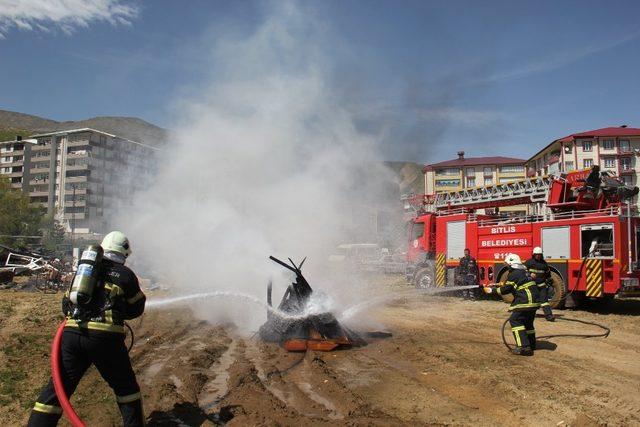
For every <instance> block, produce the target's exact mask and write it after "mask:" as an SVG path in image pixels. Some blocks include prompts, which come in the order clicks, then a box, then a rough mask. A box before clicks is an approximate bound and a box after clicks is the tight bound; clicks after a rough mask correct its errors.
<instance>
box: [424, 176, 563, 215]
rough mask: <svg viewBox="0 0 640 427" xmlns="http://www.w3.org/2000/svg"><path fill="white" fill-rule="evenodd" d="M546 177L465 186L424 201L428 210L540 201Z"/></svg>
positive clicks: (543, 197) (545, 191) (544, 194)
mask: <svg viewBox="0 0 640 427" xmlns="http://www.w3.org/2000/svg"><path fill="white" fill-rule="evenodd" d="M552 182H553V180H552V178H551V177H549V176H544V177H536V178H527V179H524V180H521V181H514V182H509V183H505V184H497V185H489V186H484V187H476V188H466V189H464V190H457V191H450V192H446V193H437V194H436V195H435V197H434V198H433V199H432V200H433V201H432V202H431V203H429V202H428V201H427V202H426V203H425V206H424V207H425V209H426V210H427V211H431V212H434V211H438V210H444V209H451V208H469V209H481V208H492V207H500V206H511V205H519V204H526V203H543V202H546V201H547V195H548V194H549V189H550V188H551V183H552Z"/></svg>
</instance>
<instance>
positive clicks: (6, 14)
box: [0, 0, 138, 38]
mask: <svg viewBox="0 0 640 427" xmlns="http://www.w3.org/2000/svg"><path fill="white" fill-rule="evenodd" d="M137 15H138V7H137V6H136V5H133V4H130V3H129V4H127V3H126V2H125V1H123V0H0V38H5V37H6V35H7V33H8V32H9V30H10V29H11V28H17V29H20V30H24V31H35V30H37V31H42V32H50V31H51V30H52V29H59V30H61V31H63V32H64V33H66V34H71V33H73V32H74V31H75V30H76V29H77V28H86V27H88V26H89V25H90V24H91V23H93V22H100V21H102V22H108V23H110V24H112V25H129V24H131V21H132V20H133V19H134V18H135V17H136V16H137Z"/></svg>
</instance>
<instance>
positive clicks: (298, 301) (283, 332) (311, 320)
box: [259, 256, 364, 351]
mask: <svg viewBox="0 0 640 427" xmlns="http://www.w3.org/2000/svg"><path fill="white" fill-rule="evenodd" d="M269 258H270V259H271V260H272V261H274V262H276V263H278V264H280V265H281V266H283V267H284V268H286V269H288V270H290V271H292V272H293V273H295V275H296V279H295V281H294V282H293V283H291V285H289V287H288V288H287V290H286V292H285V294H284V296H283V297H282V300H281V301H280V305H279V306H278V308H277V310H270V311H268V312H267V321H266V322H265V324H264V325H262V326H261V327H260V330H259V334H260V338H262V339H263V340H265V341H268V342H276V343H278V344H280V345H281V346H283V347H284V348H285V349H286V350H288V351H306V350H317V351H331V350H334V349H336V348H338V347H344V346H352V345H363V344H364V341H363V340H362V339H361V338H360V337H358V336H357V335H356V334H355V333H353V332H351V331H349V330H348V329H347V328H345V327H343V326H342V325H340V323H339V322H338V320H337V319H336V318H335V316H334V315H333V314H331V313H329V312H326V313H319V314H318V313H315V314H308V315H306V314H305V311H306V310H307V306H308V303H309V299H310V297H311V294H312V293H313V290H312V289H311V286H310V285H309V282H307V280H306V279H305V278H304V276H303V275H302V270H301V268H302V264H304V261H305V260H302V262H301V263H300V264H299V265H296V264H295V263H294V262H293V261H292V260H291V259H289V262H290V263H291V265H289V264H286V263H285V262H283V261H281V260H279V259H277V258H275V257H273V256H271V257H269ZM271 290H272V289H271V283H269V285H268V288H267V302H268V304H269V306H271V305H272V304H271Z"/></svg>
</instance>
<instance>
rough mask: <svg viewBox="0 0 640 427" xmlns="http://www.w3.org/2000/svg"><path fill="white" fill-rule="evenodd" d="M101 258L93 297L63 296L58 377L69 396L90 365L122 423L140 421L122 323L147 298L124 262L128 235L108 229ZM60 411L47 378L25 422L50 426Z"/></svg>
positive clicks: (137, 393) (137, 391) (139, 402)
mask: <svg viewBox="0 0 640 427" xmlns="http://www.w3.org/2000/svg"><path fill="white" fill-rule="evenodd" d="M101 246H102V248H103V249H104V256H103V259H102V261H101V263H100V266H99V269H100V270H99V271H100V274H99V281H98V285H97V286H96V288H95V290H94V293H93V297H92V298H91V300H90V301H89V302H88V303H86V304H85V305H82V306H81V305H77V306H76V305H74V304H73V303H72V302H71V301H70V300H69V292H68V291H67V293H66V294H65V296H64V297H63V299H62V310H63V312H64V314H65V315H66V317H67V323H66V326H65V329H64V332H63V335H62V343H61V349H60V352H61V356H60V360H61V361H60V363H61V367H60V368H61V369H60V370H61V375H62V382H63V386H64V389H65V391H66V393H67V395H68V396H69V397H71V395H72V394H73V392H74V391H75V389H76V387H77V385H78V383H79V382H80V379H81V378H82V376H83V375H84V373H85V372H86V371H87V369H88V368H89V366H91V364H93V365H95V367H96V369H97V370H98V372H100V375H102V378H104V379H105V381H107V383H108V384H109V386H110V387H111V388H112V389H113V391H114V393H115V395H116V401H117V403H118V407H119V409H120V413H121V415H122V420H123V425H125V426H142V425H144V414H143V411H142V400H141V395H140V387H139V386H138V382H137V381H136V376H135V374H134V372H133V368H132V367H131V360H130V359H129V354H128V352H127V347H126V345H125V329H124V328H125V327H124V321H125V320H127V319H134V318H136V317H138V316H140V315H141V314H142V313H143V312H144V306H145V301H146V298H145V296H144V294H143V293H142V291H141V290H140V286H139V284H138V279H137V277H136V275H135V274H134V273H133V271H131V270H130V269H129V268H128V267H126V266H125V265H124V264H125V261H126V259H127V257H128V256H129V255H130V254H131V247H130V245H129V240H128V239H127V237H126V236H125V235H124V234H123V233H121V232H119V231H113V232H111V233H109V234H107V235H106V236H105V238H104V240H103V241H102V245H101ZM61 415H62V408H61V407H60V404H59V402H58V398H57V396H56V392H55V389H54V387H53V382H52V380H51V379H50V380H49V383H48V384H47V386H46V387H45V388H44V389H43V390H42V392H41V393H40V396H39V397H38V400H37V401H36V403H35V405H34V407H33V410H32V411H31V417H30V418H29V424H28V425H29V426H55V425H57V423H58V420H59V419H60V417H61Z"/></svg>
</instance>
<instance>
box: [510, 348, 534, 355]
mask: <svg viewBox="0 0 640 427" xmlns="http://www.w3.org/2000/svg"><path fill="white" fill-rule="evenodd" d="M512 352H513V354H515V355H516V356H533V350H532V349H531V347H516V348H514V349H513V351H512Z"/></svg>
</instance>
